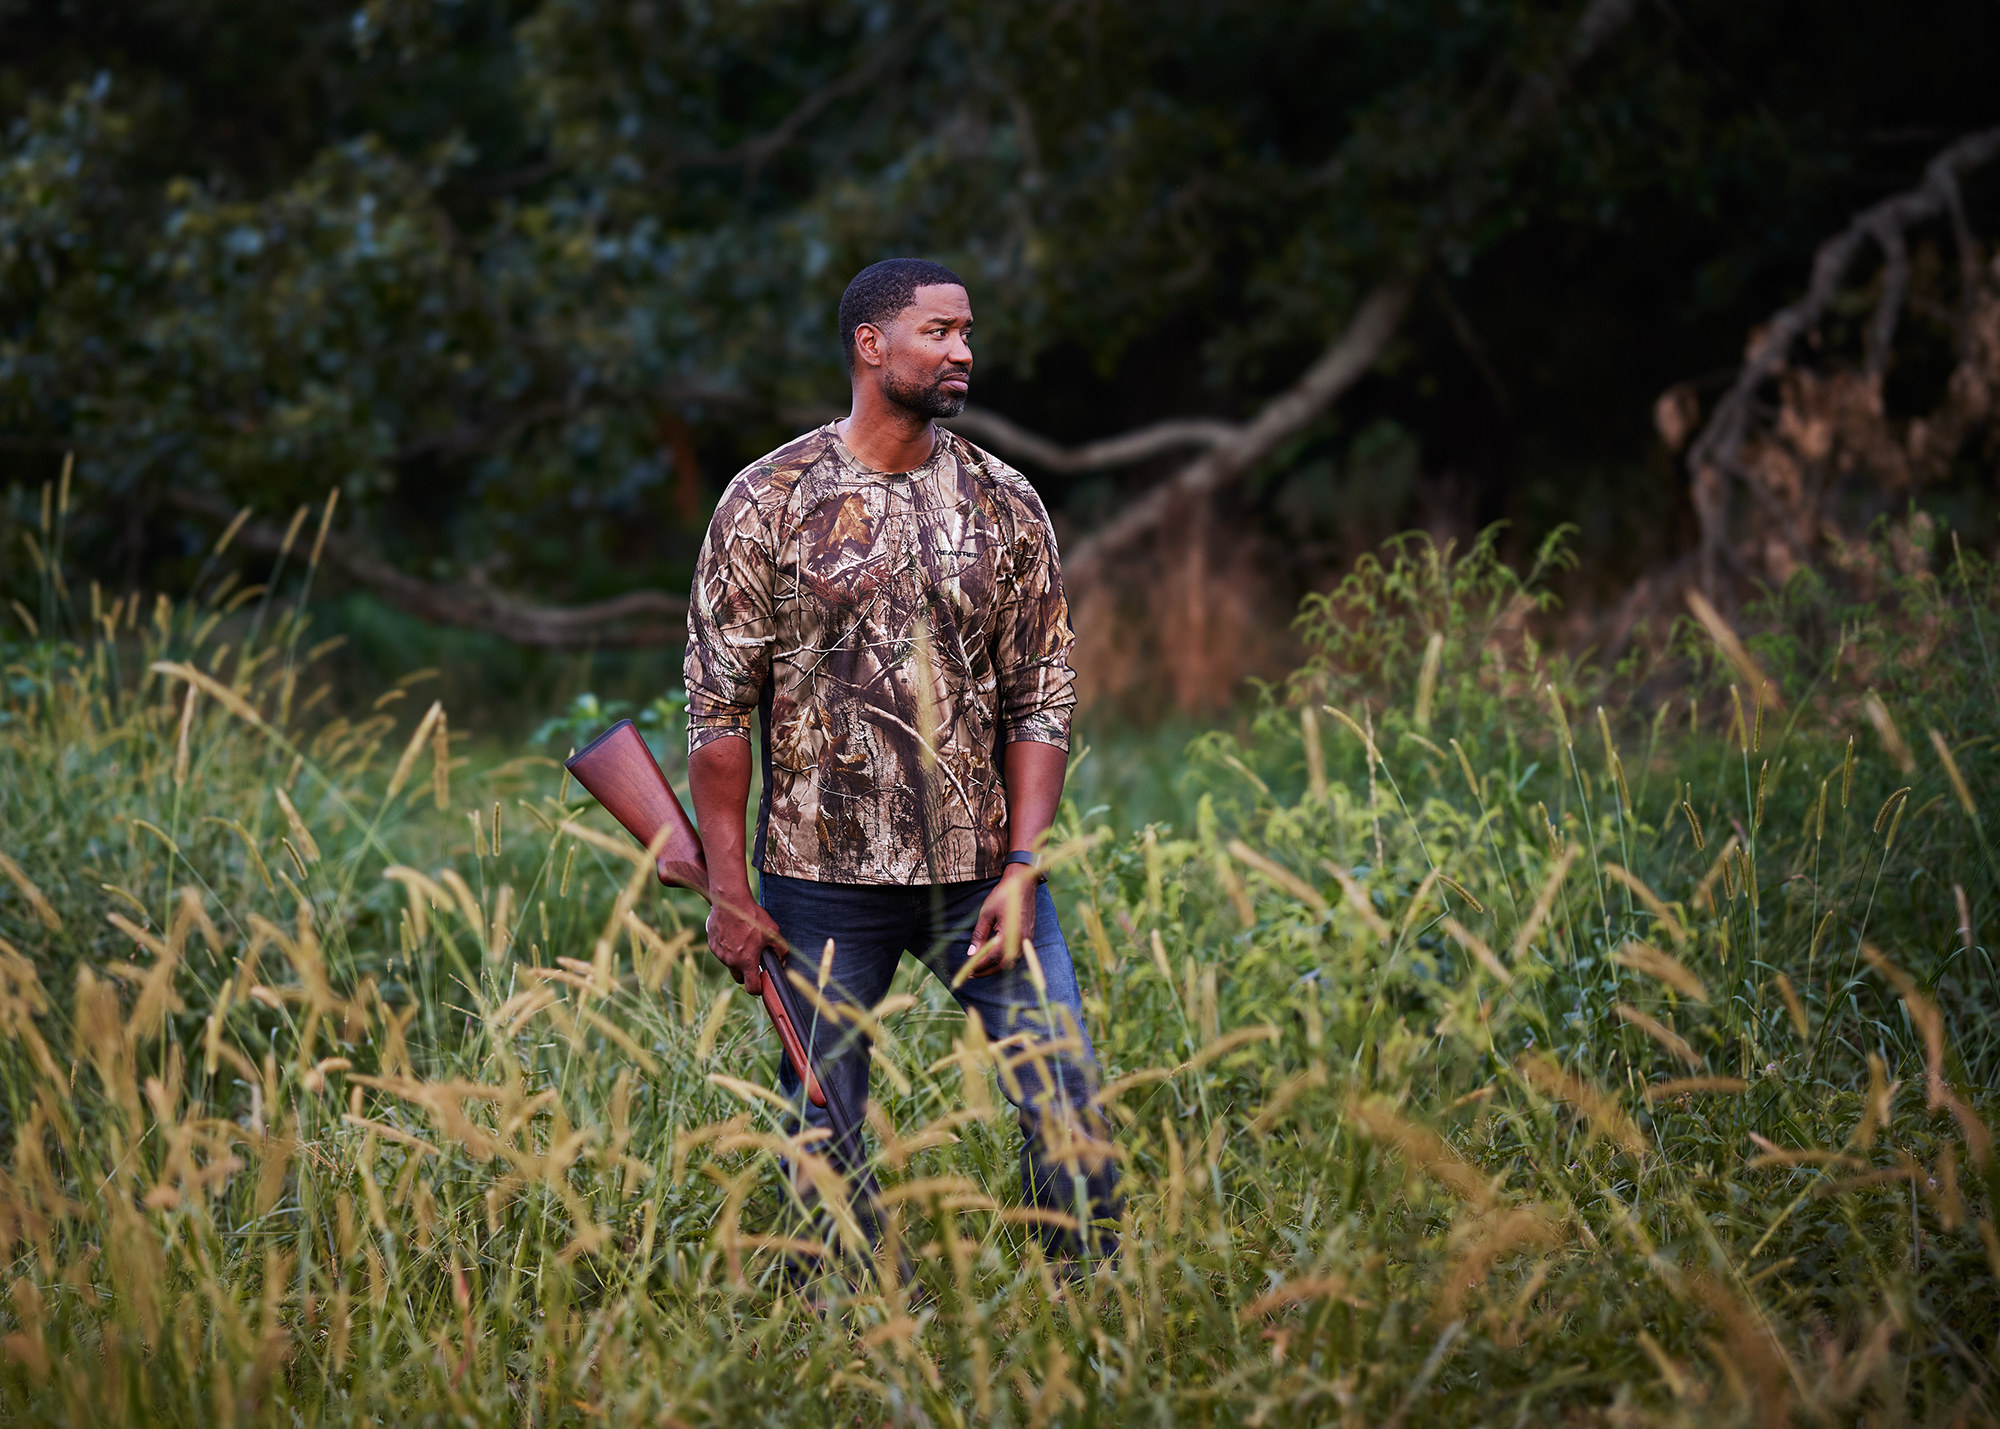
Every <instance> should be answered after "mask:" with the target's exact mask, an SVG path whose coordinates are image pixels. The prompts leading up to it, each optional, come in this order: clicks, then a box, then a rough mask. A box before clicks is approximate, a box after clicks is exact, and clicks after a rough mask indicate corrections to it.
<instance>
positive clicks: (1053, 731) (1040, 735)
mask: <svg viewBox="0 0 2000 1429" xmlns="http://www.w3.org/2000/svg"><path fill="white" fill-rule="evenodd" d="M1007 743H1009V744H1022V743H1029V744H1053V745H1054V746H1055V747H1056V748H1057V749H1060V750H1063V751H1065V752H1067V751H1068V749H1069V721H1068V720H1067V719H1063V718H1059V717H1057V716H1054V715H1030V716H1028V718H1026V719H1024V720H1021V721H1020V722H1019V723H1009V724H1008V726H1007Z"/></svg>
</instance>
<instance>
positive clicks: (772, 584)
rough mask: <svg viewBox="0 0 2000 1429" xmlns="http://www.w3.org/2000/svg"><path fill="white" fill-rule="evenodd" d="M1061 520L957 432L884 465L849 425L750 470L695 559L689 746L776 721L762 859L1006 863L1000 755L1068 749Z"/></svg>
mask: <svg viewBox="0 0 2000 1429" xmlns="http://www.w3.org/2000/svg"><path fill="white" fill-rule="evenodd" d="M1074 643H1075V637H1074V635H1073V634H1072V633H1071V630H1070V622H1069V606H1068V602H1067V601H1066V600H1065V599H1064V596H1063V588H1062V574H1061V571H1060V569H1059V567H1058V565H1057V560H1056V547H1055V536H1054V533H1053V532H1052V531H1051V529H1050V527H1049V518H1048V513H1047V512H1046V511H1045V510H1044V509H1043V507H1042V502H1041V498H1040V497H1038V496H1037V495H1036V494H1035V491H1034V488H1032V487H1031V486H1029V485H1028V483H1027V481H1026V480H1025V479H1024V478H1023V477H1022V476H1021V474H1020V473H1019V472H1017V471H1015V470H1014V469H1013V468H1011V467H1009V466H1008V465H1007V464H1006V463H1004V462H1002V461H1000V460H999V459H998V458H996V457H993V456H990V455H988V454H987V453H986V452H983V451H981V450H980V449H979V448H978V447H975V446H973V445H972V444H971V443H970V442H967V441H964V440H963V439H961V438H960V437H958V436H956V435H954V434H952V433H950V432H947V431H944V430H943V429H939V431H938V438H937V446H936V449H935V450H934V451H933V452H932V454H931V458H930V460H929V461H927V462H926V463H924V465H923V466H921V467H918V468H917V469H916V470H915V471H910V472H904V473H901V474H897V475H890V474H886V473H883V472H878V471H873V470H870V469H869V468H867V467H865V466H863V465H862V464H861V463H860V461H859V460H857V459H856V457H855V456H854V454H853V453H852V452H850V451H849V450H848V449H847V446H846V444H845V443H844V442H842V441H841V440H840V438H839V437H838V436H837V435H836V434H835V432H834V428H833V427H832V426H831V425H828V426H825V427H821V428H819V429H818V430H817V431H813V432H808V433H807V434H806V435H804V436H802V437H800V438H798V439H797V440H796V441H793V442H791V443H789V444H787V445H785V446H782V447H780V448H778V450H776V451H774V452H772V453H771V454H770V455H769V456H767V457H764V458H763V459H762V460H760V461H757V462H753V463H752V464H751V465H750V466H748V467H746V468H744V470H743V471H742V472H741V473H739V474H738V475H737V477H736V479H735V480H734V481H732V482H730V484H729V488H728V490H727V491H725V492H724V493H723V496H722V501H721V503H720V504H719V505H718V506H717V507H716V511H715V516H714V518H713V519H712V520H711V521H710V523H709V528H708V538H707V540H706V541H705V542H704V543H703V546H702V550H701V556H700V558H699V560H698V562H697V564H696V567H695V578H694V591H693V596H692V599H691V600H690V602H689V611H688V644H687V664H686V679H687V691H688V748H689V752H690V753H692V752H693V751H694V750H696V749H699V748H701V747H702V746H703V745H705V744H708V743H710V742H711V741H713V740H717V739H725V738H731V737H741V738H746V739H747V738H748V737H749V734H750V727H751V722H752V720H753V718H755V719H757V720H758V721H759V723H760V725H761V730H762V734H763V775H764V781H763V782H764V792H763V800H762V804H761V806H760V808H759V810H758V825H757V826H758V833H757V847H756V852H755V855H754V857H755V861H756V864H757V866H758V868H760V869H762V870H763V871H764V872H766V873H775V874H780V875H784V876H786V877H791V878H806V879H813V880H817V881H819V882H824V883H894V884H910V883H925V882H930V883H956V882H962V881H966V880H970V879H976V878H989V877H992V876H994V875H996V874H998V873H999V872H1000V869H1001V867H1002V863H1001V860H1002V859H1003V858H1004V857H1005V856H1006V853H1007V832H1008V827H1007V796H1006V790H1005V787H1004V786H1003V783H1002V777H1001V768H1000V752H1001V749H1002V747H1003V746H1004V745H1006V744H1008V743H1011V742H1013V741H1016V740H1036V741H1039V742H1042V743H1045V744H1053V745H1057V746H1059V747H1062V748H1065V749H1066V748H1068V746H1069V728H1070V715H1071V711H1072V710H1073V708H1074V707H1075V704H1076V695H1075V689H1074V684H1075V675H1074V672H1073V671H1072V670H1071V669H1070V664H1069V654H1070V648H1071V646H1072V645H1073V644H1074Z"/></svg>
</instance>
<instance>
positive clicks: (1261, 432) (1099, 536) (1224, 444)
mask: <svg viewBox="0 0 2000 1429" xmlns="http://www.w3.org/2000/svg"><path fill="white" fill-rule="evenodd" d="M1637 9H1638V0H1590V3H1588V4H1587V5H1585V6H1584V8H1583V12H1582V14H1581V15H1580V16H1579V17H1578V19H1577V22H1576V25H1575V27H1574V28H1573V29H1572V30H1571V32H1570V35H1569V40H1568V43H1567V44H1566V45H1565V46H1564V47H1563V52H1562V54H1561V57H1560V58H1559V59H1558V60H1557V61H1556V62H1555V63H1554V64H1553V65H1552V66H1551V67H1550V68H1549V69H1547V70H1544V71H1542V72H1540V73H1538V74H1535V75H1533V76H1531V77H1529V79H1528V80H1527V81H1526V82H1525V83H1524V84H1523V86H1522V88H1521V90H1520V91H1519V93H1518V94H1517V95H1516V97H1515V101H1514V104H1513V105H1512V107H1511V108H1510V109H1509V111H1508V113H1507V115H1506V117H1505V119H1504V120H1503V121H1502V122H1501V123H1500V124H1499V125H1498V126H1497V135H1498V138H1497V145H1498V147H1500V148H1505V147H1506V146H1507V145H1509V144H1511V143H1513V142H1514V141H1515V140H1516V139H1517V138H1518V137H1519V136H1520V135H1521V134H1522V133H1523V132H1524V131H1526V130H1527V129H1529V128H1531V127H1532V126H1534V125H1536V124H1538V123H1540V122H1542V121H1543V120H1544V119H1546V118H1547V117H1548V116H1549V115H1550V114H1551V113H1553V112H1554V110H1555V109H1556V107H1557V106H1558V105H1559V103H1560V102H1561V100H1562V97H1563V95H1564V94H1565V93H1566V92H1567V90H1568V88H1569V85H1570V82H1571V80H1572V79H1573V78H1574V76H1575V73H1576V71H1577V70H1578V69H1579V68H1580V67H1581V66H1582V65H1583V64H1584V63H1585V62H1586V61H1587V60H1589V59H1590V57H1591V56H1592V55H1594V54H1596V53H1597V51H1598V50H1600V49H1602V48H1603V47H1604V45H1605V44H1606V43H1607V42H1608V41H1609V40H1610V39H1611V37H1612V36H1613V35H1615V34H1616V33H1617V32H1618V31H1619V30H1620V29H1621V28H1622V27H1623V26H1624V25H1625V24H1626V23H1627V22H1628V21H1629V20H1630V19H1631V18H1632V15H1633V14H1634V12H1635V11H1636V10H1637ZM1495 158H1496V155H1495V154H1494V153H1492V152H1491V151H1490V149H1489V151H1488V152H1485V153H1482V154H1481V155H1479V156H1477V157H1476V159H1475V160H1474V161H1473V162H1470V163H1469V164H1468V165H1467V166H1466V168H1465V169H1463V170H1462V171H1461V175H1460V178H1459V179H1458V181H1457V182H1456V184H1455V185H1454V191H1455V198H1454V200H1453V201H1451V202H1447V203H1446V204H1444V205H1443V209H1444V211H1445V212H1446V213H1448V214H1451V215H1453V219H1452V222H1455V223H1462V222H1465V221H1467V220H1469V218H1470V217H1471V216H1472V214H1473V213H1474V212H1475V211H1476V210H1477V209H1478V208H1479V207H1480V203H1481V199H1482V197H1483V194H1484V185H1485V184H1486V183H1487V181H1488V179H1489V177H1490V175H1491V173H1492V172H1493V171H1494V170H1495V169H1496V167H1497V165H1496V164H1495V162H1494V159H1495ZM1447 226H1449V224H1448V225H1447ZM1434 239H1435V236H1434ZM1433 241H1434V240H1433ZM1429 262H1430V254H1429V251H1428V247H1426V250H1425V251H1424V252H1422V253H1418V254H1413V255H1410V256H1409V258H1408V259H1407V260H1406V271H1405V272H1403V273H1401V274H1399V275H1398V276H1396V277H1392V278H1390V279H1388V280H1386V281H1384V282H1382V283H1381V284H1379V285H1378V286H1377V287H1376V288H1375V289H1374V290H1373V291H1372V292H1370V293H1369V294H1368V296H1367V297H1366V298H1364V299H1363V300H1362V303H1361V306H1360V307H1359V308H1357V309H1356V310H1355V312H1354V315H1353V317H1352V318H1350V319H1349V321H1348V324H1347V327H1346V328H1345V330H1343V331H1342V332H1341V333H1340V335H1339V336H1338V337H1336V338H1335V339H1334V340H1333V341H1332V343H1330V344H1329V345H1328V346H1327V348H1326V349H1325V351H1323V352H1322V353H1321V354H1320V356H1319V357H1318V359H1317V360H1316V361H1314V363H1313V365H1312V366H1311V367H1309V368H1308V369H1306V371H1305V373H1304V374H1303V375H1301V376H1300V377H1299V379H1298V381H1296V382H1295V383H1293V384H1292V386H1291V387H1289V388H1287V389H1286V390H1285V391H1284V392H1282V393H1280V394H1279V395H1278V396H1276V397H1274V398H1272V399H1271V401H1269V402H1268V403H1266V404H1265V406H1264V408H1263V410H1262V411H1260V412H1259V413H1258V414H1257V415H1256V416H1255V417H1254V418H1252V419H1251V420H1250V421H1248V422H1246V423H1243V424H1241V425H1238V424H1234V423H1229V422H1219V421H1213V420H1203V419H1185V420H1179V421H1166V422H1158V423H1154V424H1153V425H1151V426H1147V427H1141V428H1139V429H1137V430H1136V431H1132V432H1128V433H1126V434H1125V435H1123V436H1120V437H1107V438H1104V439H1102V440H1100V441H1095V442H1090V443H1087V444H1086V445H1084V446H1081V447H1073V448H1065V447H1062V446H1059V445H1057V444H1056V443H1053V442H1050V441H1048V440H1047V439H1046V438H1042V437H1038V436H1036V435H1035V434H1033V433H1032V432H1028V431H1025V430H1023V429H1022V428H1021V427H1018V426H1016V425H1015V424H1014V423H1012V422H1009V421H1007V420H1006V419H1005V418H1004V417H999V416H996V415H995V414H993V413H990V412H976V413H975V412H967V413H965V414H964V415H963V416H961V417H960V418H958V419H957V422H956V425H957V427H958V429H959V430H961V431H963V432H965V433H966V435H968V436H973V437H975V438H977V439H979V440H983V441H990V442H992V443H993V444H994V445H995V446H996V447H998V448H999V449H1000V450H1001V452H1002V454H1003V455H1004V454H1007V453H1009V452H1012V453H1013V454H1016V455H1019V456H1020V457H1022V458H1024V459H1026V460H1028V461H1032V462H1034V463H1035V464H1036V465H1038V466H1043V467H1047V468H1048V469H1050V470H1052V471H1062V472H1077V471H1093V470H1099V469H1102V468H1104V467H1110V466H1122V465H1128V464H1130V463H1132V462H1135V461H1140V460H1144V459H1146V458H1148V457H1153V456H1160V455H1163V454H1165V453H1166V452H1169V451H1173V450H1176V449H1178V448H1181V447H1188V446H1195V447H1201V448H1203V449H1204V450H1202V452H1201V453H1200V455H1198V456H1196V457H1195V458H1194V459H1193V460H1192V461H1190V462H1189V463H1188V464H1187V465H1186V466H1184V467H1182V468H1181V470H1179V471H1178V472H1176V473H1175V474H1174V475H1173V476H1171V477H1169V478H1168V479H1167V480H1165V481H1164V482H1162V483H1160V484H1159V485H1158V486H1155V487H1153V488H1151V489H1150V490H1148V491H1146V492H1145V493H1144V494H1143V495H1141V496H1139V497H1138V498H1137V499H1136V500H1134V501H1133V502H1132V503H1131V504H1130V505H1128V506H1126V507H1125V508H1124V509H1123V510H1121V511H1120V512H1119V513H1118V514H1117V515H1116V516H1114V517H1113V518H1112V519H1111V520H1110V521H1109V522H1108V523H1107V524H1105V525H1104V526H1102V527H1100V528H1099V529H1097V530H1096V531H1093V532H1091V533H1090V534H1089V535H1087V536H1086V537H1084V538H1083V540H1082V541H1080V542H1078V543H1077V544H1076V545H1075V546H1074V547H1072V548H1071V550H1070V552H1069V554H1068V556H1067V557H1066V558H1065V560H1064V562H1063V566H1064V571H1065V575H1066V576H1067V578H1068V579H1069V580H1070V581H1071V582H1072V583H1074V584H1079V585H1080V584H1082V583H1084V582H1087V581H1089V580H1091V579H1093V578H1095V577H1096V576H1098V575H1099V574H1100V573H1101V572H1102V570H1103V568H1104V566H1105V564H1106V563H1107V562H1108V561H1110V560H1112V559H1113V558H1115V557H1116V556H1118V555H1121V554H1122V553H1124V552H1126V551H1128V550H1130V549H1131V548H1132V547H1134V546H1136V545H1138V544H1139V543H1140V542H1142V541H1143V540H1144V539H1146V537H1147V536H1149V535H1150V534H1151V533H1152V531H1153V530H1154V529H1155V528H1156V527H1157V526H1159V525H1160V523H1161V522H1162V521H1163V520H1165V519H1166V517H1167V516H1168V514H1169V513H1170V512H1172V511H1173V510H1175V509H1176V508H1177V507H1178V506H1179V505H1180V504H1181V503H1182V502H1184V501H1187V500H1189V499H1194V498H1200V497H1204V496H1207V495H1209V494H1211V493H1213V492H1215V491H1218V490H1220V489H1221V488H1222V487H1224V486H1226V485H1227V484H1229V483H1230V482H1232V481H1234V480H1236V479H1237V478H1238V477H1240V476H1242V475H1243V474H1244V473H1245V472H1247V471H1248V470H1250V468H1252V467H1253V466H1255V465H1256V464H1257V463H1258V462H1260V461H1262V460H1263V459H1264V458H1265V457H1267V456H1269V455H1270V454H1271V452H1273V451H1275V450H1276V449H1277V448H1278V447H1279V446H1280V445H1282V444H1283V443H1284V442H1285V441H1286V440H1288V439H1289V438H1291V437H1293V436H1295V435H1296V434H1297V433H1299V432H1300V431H1302V430H1304V429H1305V427H1306V426H1308V425H1309V424H1310V423H1312V422H1313V421H1314V420H1316V419H1317V418H1318V417H1319V415H1320V414H1321V413H1322V412H1324V411H1325V410H1326V409H1327V407H1329V406H1330V405H1332V404H1333V403H1334V402H1335V401H1337V400H1338V399H1339V398H1340V396H1341V395H1342V394H1343V393H1345V392H1346V391H1347V390H1348V389H1349V388H1350V387H1352V386H1353V385H1354V384H1355V383H1356V382H1358V381H1360V380H1361V378H1362V377H1363V376H1364V375H1365V374H1366V373H1367V371H1368V369H1369V368H1371V367H1373V366H1374V364H1375V361H1376V359H1377V358H1379V357H1380V356H1381V354H1382V350H1383V348H1385V347H1386V346H1388V343H1389V340H1390V338H1392V337H1394V336H1395V333H1396V330H1397V328H1398V327H1399V326H1400V325H1401V324H1402V321H1403V316H1404V314H1405V313H1406V312H1407V311H1408V310H1409V305H1410V295H1411V293H1412V292H1413V291H1414V290H1415V287H1416V284H1417V283H1418V281H1419V280H1420V279H1421V278H1422V276H1423V273H1424V270H1425V269H1426V268H1427V267H1428V266H1429Z"/></svg>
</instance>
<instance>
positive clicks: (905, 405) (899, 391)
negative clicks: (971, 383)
mask: <svg viewBox="0 0 2000 1429" xmlns="http://www.w3.org/2000/svg"><path fill="white" fill-rule="evenodd" d="M957 375H958V374H957V373H955V372H946V373H939V374H936V375H933V376H931V377H929V378H927V379H923V380H919V381H905V380H904V379H902V378H900V377H891V376H884V378H883V379H882V395H883V396H884V397H887V398H888V399H889V400H890V401H891V402H894V403H895V404H896V405H897V406H898V407H901V408H902V409H903V410H904V411H906V412H909V413H911V414H912V415H914V416H918V417H925V418H935V417H956V416H957V415H958V414H959V413H960V412H963V411H964V410H965V399H966V398H967V397H968V396H969V395H970V393H968V392H948V391H946V390H945V388H944V379H945V378H946V377H952V376H957Z"/></svg>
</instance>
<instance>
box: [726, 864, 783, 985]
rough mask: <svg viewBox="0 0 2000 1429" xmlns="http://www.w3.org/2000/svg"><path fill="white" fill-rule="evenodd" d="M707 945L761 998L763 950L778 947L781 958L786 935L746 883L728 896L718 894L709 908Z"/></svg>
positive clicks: (731, 971) (738, 978)
mask: <svg viewBox="0 0 2000 1429" xmlns="http://www.w3.org/2000/svg"><path fill="white" fill-rule="evenodd" d="M708 947H709V951H711V952H712V953H714V954H715V956H716V958H717V960H718V961H720V962H721V964H722V965H723V966H724V967H726V968H728V969H729V975H730V976H731V977H733V978H735V979H736V980H737V981H738V982H740V983H742V984H743V989H744V991H746V992H748V993H749V994H750V995H751V996H753V997H758V996H762V995H763V992H764V975H763V971H762V967H761V963H760V959H761V958H762V957H763V954H764V949H766V948H772V949H775V950H776V952H777V954H778V956H779V957H781V958H782V957H783V956H784V955H785V935H784V934H782V933H780V932H779V931H778V924H777V921H776V920H775V919H773V918H772V917H771V915H770V914H769V913H766V912H765V911H764V910H763V909H762V908H760V907H758V906H757V901H756V900H755V899H754V898H752V897H751V896H750V889H749V888H748V887H747V886H745V887H743V888H740V889H736V890H734V891H732V892H731V893H729V894H727V895H725V894H721V893H717V894H716V895H715V905H714V906H713V907H712V908H710V909H709V910H708Z"/></svg>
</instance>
